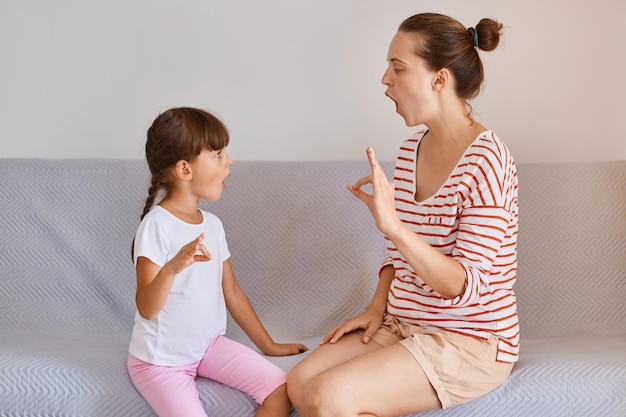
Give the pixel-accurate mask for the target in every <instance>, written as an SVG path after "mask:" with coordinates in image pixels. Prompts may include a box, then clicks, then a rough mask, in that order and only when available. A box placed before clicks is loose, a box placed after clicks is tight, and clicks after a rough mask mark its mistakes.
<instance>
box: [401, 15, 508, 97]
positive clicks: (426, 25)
mask: <svg viewBox="0 0 626 417" xmlns="http://www.w3.org/2000/svg"><path fill="white" fill-rule="evenodd" d="M398 31H399V32H406V33H412V34H415V35H418V36H417V39H416V41H415V49H414V51H413V52H414V53H415V54H416V55H417V56H419V57H420V58H422V59H424V60H425V61H426V64H427V65H428V66H429V67H430V69H431V70H433V71H438V70H440V69H442V68H447V69H449V70H450V72H452V74H453V76H454V79H455V80H456V93H457V95H458V96H459V97H460V98H462V99H464V100H469V99H471V98H474V97H476V96H477V95H478V93H479V91H480V87H481V86H482V83H483V79H484V72H483V64H482V62H481V60H480V57H479V56H478V51H477V48H480V49H482V50H483V51H492V50H494V49H495V48H496V47H497V46H498V43H499V42H500V36H501V31H502V24H500V23H499V22H497V21H495V20H492V19H481V21H480V22H478V24H477V25H476V27H475V28H465V26H463V25H462V24H461V23H460V22H459V21H457V20H455V19H453V18H451V17H448V16H444V15H441V14H437V13H421V14H416V15H415V16H411V17H409V18H408V19H406V20H405V21H404V22H402V24H400V27H399V28H398Z"/></svg>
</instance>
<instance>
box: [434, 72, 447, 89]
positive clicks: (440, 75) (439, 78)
mask: <svg viewBox="0 0 626 417" xmlns="http://www.w3.org/2000/svg"><path fill="white" fill-rule="evenodd" d="M449 82H450V71H449V70H448V69H447V68H442V69H440V70H439V71H438V72H437V74H436V76H435V79H434V80H433V90H435V91H441V90H443V89H444V87H445V86H446V85H448V83H449Z"/></svg>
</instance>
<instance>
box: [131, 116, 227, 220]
mask: <svg viewBox="0 0 626 417" xmlns="http://www.w3.org/2000/svg"><path fill="white" fill-rule="evenodd" d="M228 140H229V135H228V129H227V128H226V126H225V125H224V123H223V122H222V121H221V120H219V119H218V118H217V117H215V116H213V115H212V114H210V113H208V112H206V111H204V110H200V109H195V108H191V107H177V108H172V109H169V110H167V111H165V112H163V113H161V114H160V115H159V116H158V117H157V118H156V119H155V120H154V122H152V125H151V126H150V128H149V129H148V134H147V140H146V160H147V162H148V167H149V168H150V173H151V174H152V180H151V184H150V188H149V190H148V198H147V199H146V205H145V207H144V209H143V213H142V214H141V219H143V218H144V216H145V215H146V214H147V213H148V211H150V208H152V206H153V205H154V201H155V199H156V197H157V195H158V194H159V191H161V189H163V190H165V191H166V192H169V191H170V189H171V181H172V179H171V169H170V168H172V167H173V166H175V165H176V163H177V162H178V161H181V160H184V161H192V160H193V159H194V158H195V157H196V156H198V155H199V154H200V152H202V150H204V149H208V150H210V151H216V150H219V149H223V148H225V147H226V146H227V145H228Z"/></svg>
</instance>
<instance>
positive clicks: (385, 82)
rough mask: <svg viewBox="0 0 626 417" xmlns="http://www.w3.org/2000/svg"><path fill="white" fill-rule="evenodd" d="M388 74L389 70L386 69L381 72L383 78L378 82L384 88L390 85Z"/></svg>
mask: <svg viewBox="0 0 626 417" xmlns="http://www.w3.org/2000/svg"><path fill="white" fill-rule="evenodd" d="M388 74H389V68H387V69H386V70H385V72H383V78H382V80H380V81H381V82H382V83H383V84H384V85H386V86H389V83H390V81H389V75H388Z"/></svg>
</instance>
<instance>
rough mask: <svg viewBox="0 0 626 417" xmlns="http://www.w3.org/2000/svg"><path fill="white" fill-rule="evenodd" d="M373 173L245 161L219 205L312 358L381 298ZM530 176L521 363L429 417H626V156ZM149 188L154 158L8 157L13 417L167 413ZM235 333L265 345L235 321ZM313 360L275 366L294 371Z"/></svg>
mask: <svg viewBox="0 0 626 417" xmlns="http://www.w3.org/2000/svg"><path fill="white" fill-rule="evenodd" d="M392 165H393V164H392V163H390V162H387V163H385V164H384V168H385V170H386V171H387V172H391V171H392V168H393V167H392ZM367 170H368V164H367V163H366V162H365V161H351V162H339V161H320V162H267V161H241V162H235V164H234V165H233V167H232V172H233V173H232V176H231V177H230V178H229V179H228V180H227V185H228V188H227V190H226V191H225V193H224V195H223V197H222V199H221V200H220V201H219V202H216V203H212V204H206V205H205V206H204V207H205V208H206V209H208V210H210V211H212V212H214V213H216V214H217V215H218V216H220V217H221V218H222V220H223V222H224V224H225V228H226V233H227V236H228V240H229V245H230V249H231V252H232V254H233V258H232V260H233V265H234V269H235V273H236V275H237V277H238V279H239V281H240V284H241V285H242V287H243V288H244V289H245V290H246V292H247V293H248V295H249V296H250V298H251V300H252V303H253V304H254V306H255V307H256V309H257V312H258V313H259V315H260V317H261V319H262V320H263V322H264V323H265V325H266V327H267V328H268V330H269V331H270V333H271V334H272V335H273V336H274V338H275V339H277V340H279V341H284V342H287V341H300V342H304V343H306V344H307V345H308V346H309V347H310V348H314V347H315V346H316V345H317V343H318V342H319V340H320V339H321V337H322V335H323V334H324V333H325V332H326V331H327V330H328V329H329V328H330V327H331V326H332V325H334V324H336V323H338V322H340V321H341V320H343V319H345V318H347V317H349V316H351V315H353V314H355V313H357V312H359V311H360V310H361V309H362V308H363V307H364V305H365V304H366V302H367V301H368V300H369V298H370V296H371V294H372V291H373V289H374V286H375V283H376V279H377V278H376V276H375V272H376V270H377V268H378V265H379V262H380V261H381V259H382V257H383V254H384V243H383V240H382V238H381V236H380V234H379V233H378V232H377V231H376V230H375V227H374V222H373V220H372V219H371V217H370V215H369V213H368V212H367V210H366V208H365V207H364V206H363V205H362V204H361V202H360V201H358V200H356V199H354V198H353V197H352V195H350V193H349V192H347V191H346V190H345V185H346V184H348V183H352V182H354V181H355V180H356V179H357V178H359V177H361V176H363V175H365V174H367ZM518 171H519V180H520V195H519V197H520V213H521V214H520V232H519V233H520V234H519V271H518V272H519V274H518V283H517V286H516V290H517V293H518V305H519V314H520V319H521V329H522V345H521V359H520V361H519V363H518V364H517V365H516V366H515V368H514V370H513V374H512V376H511V378H510V379H509V380H508V381H507V382H506V383H505V384H504V385H503V386H502V387H500V388H498V389H497V390H495V391H493V392H492V393H490V394H488V395H486V396H485V397H483V398H480V399H478V400H476V401H473V402H470V403H468V404H465V405H461V406H458V407H454V408H451V409H449V410H446V411H440V410H439V411H433V412H428V413H424V414H422V415H423V416H429V417H430V416H568V417H569V416H624V415H626V161H617V162H593V163H574V164H526V165H520V166H519V167H518ZM147 186H148V177H147V168H146V166H145V163H144V162H143V161H140V160H89V159H78V160H35V159H2V160H0V416H2V417H26V416H29V417H35V416H37V417H43V416H46V417H53V416H54V417H69V416H73V417H92V416H100V417H113V416H128V417H143V416H153V413H152V411H151V410H150V408H149V407H148V405H147V404H146V403H145V402H144V400H143V399H142V398H141V397H140V396H139V394H138V393H137V392H136V391H135V389H134V388H133V386H132V384H131V382H130V380H129V378H128V375H127V373H126V368H125V360H126V354H127V344H128V341H129V336H130V331H131V325H132V320H133V314H134V304H133V303H134V301H133V300H134V287H135V278H134V274H133V267H132V264H131V261H130V252H129V249H130V243H131V240H132V237H133V234H134V232H135V230H136V227H137V224H138V216H139V214H140V211H141V209H142V207H143V201H144V198H145V196H146V192H147ZM229 335H230V336H231V337H233V338H236V339H238V340H241V341H243V342H244V343H248V344H249V343H250V342H249V341H248V340H247V338H246V337H245V335H244V334H243V333H242V332H241V331H240V330H239V329H238V328H237V327H236V326H235V325H234V324H231V327H230V330H229ZM302 356H303V355H300V356H292V357H283V358H271V360H273V361H275V362H276V363H277V364H279V366H281V367H283V368H284V369H285V370H288V369H289V368H290V367H291V366H293V364H294V363H296V362H297V361H299V360H301V359H302ZM199 386H200V392H201V398H202V400H203V401H204V403H205V407H206V410H207V413H208V414H209V415H210V416H220V417H229V416H253V415H254V410H255V405H254V403H253V401H252V400H251V399H250V398H248V397H247V396H246V395H244V394H242V393H240V392H237V391H234V390H232V389H230V388H227V387H224V386H222V385H220V384H218V383H215V382H212V381H207V380H200V381H199ZM296 415H297V414H296V413H295V411H294V412H293V416H296Z"/></svg>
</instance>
